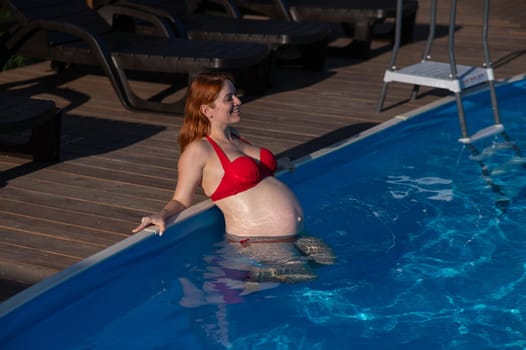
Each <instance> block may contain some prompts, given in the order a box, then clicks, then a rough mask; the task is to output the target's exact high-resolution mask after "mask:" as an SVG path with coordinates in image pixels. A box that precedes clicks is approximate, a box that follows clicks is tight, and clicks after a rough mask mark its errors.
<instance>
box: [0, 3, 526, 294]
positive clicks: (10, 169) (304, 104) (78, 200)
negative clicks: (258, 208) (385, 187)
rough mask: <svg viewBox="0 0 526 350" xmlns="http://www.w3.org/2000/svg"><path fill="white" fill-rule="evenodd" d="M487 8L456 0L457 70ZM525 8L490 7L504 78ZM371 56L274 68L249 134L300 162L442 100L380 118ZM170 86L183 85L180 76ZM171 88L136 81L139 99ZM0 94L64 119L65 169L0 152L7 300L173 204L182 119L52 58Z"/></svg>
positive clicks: (418, 43)
mask: <svg viewBox="0 0 526 350" xmlns="http://www.w3.org/2000/svg"><path fill="white" fill-rule="evenodd" d="M429 2H430V1H429V0H421V1H420V10H419V15H418V19H417V23H418V26H417V32H416V34H415V41H414V42H413V43H411V44H409V45H406V46H404V47H403V48H402V50H401V52H400V54H399V60H398V63H399V66H403V65H406V64H411V63H416V62H417V61H419V59H420V57H421V53H422V50H423V47H424V40H425V38H426V36H427V25H426V23H427V20H428V14H429ZM440 3H441V4H440V6H441V8H440V11H439V16H438V24H439V27H438V28H437V29H438V34H439V35H440V37H439V38H438V39H437V40H436V41H435V45H434V47H433V51H432V55H433V59H434V60H442V61H445V60H446V59H447V23H448V11H449V7H448V5H446V3H449V2H440ZM481 4H482V0H480V1H477V0H466V1H460V2H459V11H458V17H457V23H458V34H457V38H456V44H457V45H456V47H457V62H458V63H459V64H466V65H480V64H481V62H482V61H483V55H482V50H481V45H480V37H481V28H480V22H481V16H482V15H481V12H482V10H481V8H482V5H481ZM524 13H526V3H525V2H522V1H514V0H499V1H493V2H492V15H491V22H490V35H489V39H490V42H489V44H490V49H491V54H492V58H493V62H495V74H496V76H497V78H499V79H501V78H506V77H510V76H513V75H516V74H519V73H524V72H525V67H526V54H525V53H526V26H525V24H526V23H525V22H524V19H523V14H524ZM382 29H383V28H379V30H380V31H381V30H382ZM374 49H375V50H374V52H373V53H372V55H371V57H370V58H369V59H367V60H364V59H352V58H351V57H350V56H349V55H348V52H346V51H345V50H344V49H341V48H333V49H331V50H330V53H329V57H328V62H327V63H328V64H327V68H326V70H325V71H323V72H308V71H303V70H298V69H292V68H279V69H277V70H276V75H275V79H274V81H275V84H274V87H273V88H272V89H271V90H269V91H268V92H267V93H266V95H265V96H262V97H258V98H255V99H252V100H250V101H245V103H244V105H243V107H242V122H241V123H240V124H239V129H240V131H241V133H242V134H243V135H245V136H246V137H247V138H248V139H249V140H251V141H253V142H254V143H257V144H262V145H265V146H267V147H269V148H270V149H271V150H273V151H274V152H275V153H277V154H278V155H286V156H289V157H291V158H297V157H299V156H302V155H305V154H307V153H310V152H312V151H314V150H316V149H319V148H321V147H323V146H327V145H329V144H332V143H334V142H336V141H338V140H340V139H342V138H346V137H349V136H350V135H352V134H354V133H356V132H358V131H360V130H363V129H365V128H369V127H371V126H373V125H376V124H378V123H380V122H383V121H386V120H388V119H390V118H392V117H394V116H396V115H398V114H400V113H403V112H407V111H409V110H412V109H414V108H416V107H418V106H422V105H425V104H427V103H430V102H432V101H435V100H437V99H439V98H440V97H442V96H444V95H445V93H444V92H443V91H436V90H431V89H422V90H421V96H420V98H419V99H417V100H416V101H408V97H409V94H410V90H411V87H410V86H408V85H398V84H392V85H391V87H390V89H389V92H388V95H387V100H386V106H387V107H388V109H387V110H385V111H384V112H382V113H376V112H375V106H376V99H377V96H378V94H379V91H380V87H381V83H382V77H383V72H384V70H385V68H386V66H387V64H388V62H389V58H390V48H389V43H388V42H387V41H382V40H375V42H374ZM169 82H170V83H171V82H177V84H178V85H179V86H181V85H184V80H181V79H174V80H171V81H169ZM181 82H182V83H183V84H181ZM177 84H176V85H177ZM169 87H170V85H169V84H168V83H165V84H163V83H158V82H157V83H151V82H140V81H136V82H134V88H135V89H136V91H138V92H139V94H140V95H141V96H153V95H155V94H158V93H160V92H161V91H163V90H164V89H166V88H169ZM0 89H1V90H0V91H10V92H12V93H16V94H20V95H25V96H35V97H40V98H48V99H52V100H54V101H56V103H57V104H58V105H59V106H60V107H62V108H64V110H65V112H66V115H65V117H64V121H63V150H62V160H61V161H60V162H59V163H56V164H51V165H49V164H47V165H46V164H35V163H32V162H30V161H29V160H28V159H27V158H21V157H17V156H7V155H0V300H2V299H5V298H7V297H9V296H10V295H12V294H14V293H16V292H17V291H19V290H22V289H24V288H26V287H27V286H29V285H31V284H33V283H35V282H38V281H40V280H42V279H43V278H45V277H47V276H50V275H51V274H53V273H55V272H57V271H59V270H62V269H64V268H66V267H68V266H70V265H72V264H74V263H76V262H78V261H80V260H82V259H84V258H86V257H88V256H90V255H92V254H94V253H97V252H98V251H100V250H102V249H104V248H105V247H108V246H110V245H112V244H114V243H116V242H118V241H120V240H122V239H124V238H126V237H128V236H129V235H130V234H131V229H132V228H133V227H135V225H136V224H137V223H138V220H139V218H140V217H141V216H142V215H145V214H147V213H150V212H153V211H157V210H159V209H160V208H161V207H162V206H163V205H164V204H165V202H166V201H167V200H168V199H169V197H170V196H171V193H172V191H173V189H174V186H175V180H176V178H177V170H176V164H177V158H178V155H179V150H178V147H177V143H176V138H177V132H178V130H179V127H180V125H181V122H182V116H180V115H163V114H153V113H142V112H133V111H129V110H126V109H125V108H124V107H122V105H121V104H120V103H119V101H118V100H117V97H116V95H115V93H114V91H113V90H112V88H111V86H110V83H109V80H108V79H107V78H106V77H105V76H103V75H101V74H98V73H97V72H87V71H81V70H77V69H72V70H68V71H66V72H63V73H61V74H60V75H56V74H54V73H53V72H52V71H51V70H50V69H49V63H48V62H43V63H39V64H35V65H31V66H28V67H24V68H20V69H15V70H10V71H5V72H2V73H0ZM179 93H181V91H179ZM503 117H504V118H505V116H503ZM350 176H352V174H350ZM203 199H204V197H203V195H202V194H198V195H197V196H196V202H198V201H202V200H203Z"/></svg>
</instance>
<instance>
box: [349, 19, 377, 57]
mask: <svg viewBox="0 0 526 350" xmlns="http://www.w3.org/2000/svg"><path fill="white" fill-rule="evenodd" d="M373 27H374V21H373V20H364V21H359V22H356V23H355V24H354V33H353V37H352V43H351V50H352V51H354V52H356V53H357V54H358V55H359V56H360V57H364V58H367V57H369V54H370V51H371V41H372V37H373Z"/></svg>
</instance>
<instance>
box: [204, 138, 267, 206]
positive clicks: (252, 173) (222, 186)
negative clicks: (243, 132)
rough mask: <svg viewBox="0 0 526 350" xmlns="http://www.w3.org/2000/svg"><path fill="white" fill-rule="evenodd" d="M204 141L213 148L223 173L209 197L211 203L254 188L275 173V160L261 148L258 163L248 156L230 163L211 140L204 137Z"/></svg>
mask: <svg viewBox="0 0 526 350" xmlns="http://www.w3.org/2000/svg"><path fill="white" fill-rule="evenodd" d="M237 137H239V136H237ZM206 139H207V140H208V142H210V144H211V145H212V147H214V150H215V152H216V154H217V156H218V157H219V160H220V161H221V165H222V166H223V170H224V171H225V174H224V175H223V178H222V179H221V182H219V185H218V186H217V188H216V190H215V191H214V193H212V195H211V196H210V198H211V199H212V200H213V201H218V200H220V199H223V198H226V197H228V196H233V195H234V194H237V193H239V192H243V191H245V190H248V189H249V188H252V187H254V186H256V185H257V184H258V183H259V182H260V181H261V180H263V179H264V178H265V177H267V176H272V175H274V172H275V171H276V168H277V162H276V158H275V157H274V155H273V154H272V152H270V151H269V150H268V149H266V148H261V150H260V153H259V163H258V162H257V160H255V159H253V158H251V157H249V156H241V157H237V158H236V159H234V160H233V161H232V162H231V161H230V159H228V157H227V156H226V154H225V152H223V150H222V149H221V147H219V145H218V144H217V143H216V142H215V141H214V140H212V138H210V137H208V136H206ZM240 139H241V140H242V141H243V142H246V141H245V140H243V139H242V138H240ZM247 143H248V142H247Z"/></svg>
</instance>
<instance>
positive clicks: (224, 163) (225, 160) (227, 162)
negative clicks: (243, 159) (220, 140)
mask: <svg viewBox="0 0 526 350" xmlns="http://www.w3.org/2000/svg"><path fill="white" fill-rule="evenodd" d="M205 137H206V139H207V141H208V142H209V143H210V144H211V145H212V147H213V148H214V150H215V151H216V154H217V156H218V157H219V160H220V161H221V165H222V166H223V169H226V168H228V166H229V165H230V159H228V157H227V156H226V154H225V152H224V151H223V150H222V149H221V147H220V146H219V145H218V144H217V142H215V141H214V140H213V139H212V138H211V137H210V136H208V135H205Z"/></svg>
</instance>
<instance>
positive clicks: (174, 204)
mask: <svg viewBox="0 0 526 350" xmlns="http://www.w3.org/2000/svg"><path fill="white" fill-rule="evenodd" d="M186 208H187V206H185V205H184V204H182V203H181V202H179V201H178V200H175V199H172V200H170V201H169V202H168V203H167V204H166V205H165V206H164V208H163V209H162V210H161V211H160V212H159V213H158V214H152V215H148V216H144V217H142V218H141V223H140V224H139V226H137V227H136V228H134V229H133V230H132V232H133V233H137V232H140V231H142V230H144V229H145V228H147V227H149V226H155V227H156V228H158V232H157V231H156V233H158V234H159V236H162V235H163V233H164V231H165V230H166V219H168V218H169V217H171V216H174V215H176V214H179V213H180V212H182V211H183V210H185V209H186Z"/></svg>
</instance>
